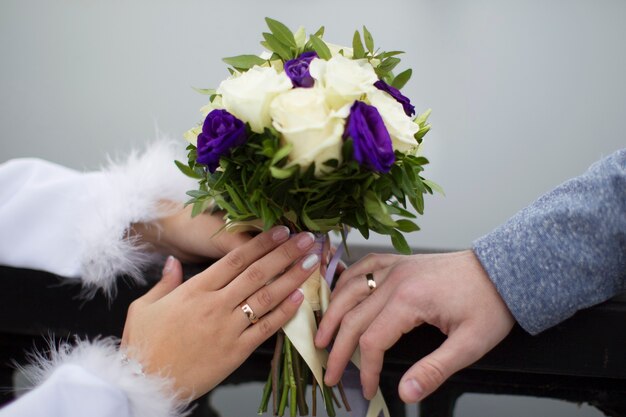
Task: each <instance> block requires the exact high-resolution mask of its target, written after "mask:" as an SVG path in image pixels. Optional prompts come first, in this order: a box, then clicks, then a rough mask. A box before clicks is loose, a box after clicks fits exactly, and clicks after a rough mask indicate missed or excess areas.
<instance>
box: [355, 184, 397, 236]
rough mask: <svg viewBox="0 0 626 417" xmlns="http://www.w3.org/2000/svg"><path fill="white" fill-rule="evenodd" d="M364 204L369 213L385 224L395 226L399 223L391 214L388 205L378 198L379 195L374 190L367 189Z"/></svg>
mask: <svg viewBox="0 0 626 417" xmlns="http://www.w3.org/2000/svg"><path fill="white" fill-rule="evenodd" d="M363 204H364V206H365V211H367V214H369V215H370V216H372V217H373V218H374V219H376V220H377V221H378V222H379V223H380V224H383V225H385V226H392V227H395V226H396V225H397V224H396V222H395V221H394V220H393V218H392V217H391V215H390V214H389V211H388V210H387V206H385V205H384V204H383V202H382V201H380V200H379V199H378V196H377V195H376V193H374V192H373V191H367V192H366V193H365V196H364V198H363Z"/></svg>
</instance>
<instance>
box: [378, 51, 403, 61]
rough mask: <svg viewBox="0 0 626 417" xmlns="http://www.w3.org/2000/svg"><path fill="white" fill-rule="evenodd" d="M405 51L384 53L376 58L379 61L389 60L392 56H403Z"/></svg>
mask: <svg viewBox="0 0 626 417" xmlns="http://www.w3.org/2000/svg"><path fill="white" fill-rule="evenodd" d="M403 53H404V51H387V52H383V53H382V54H380V55H376V57H375V58H378V59H385V58H389V57H390V56H396V55H401V54H403Z"/></svg>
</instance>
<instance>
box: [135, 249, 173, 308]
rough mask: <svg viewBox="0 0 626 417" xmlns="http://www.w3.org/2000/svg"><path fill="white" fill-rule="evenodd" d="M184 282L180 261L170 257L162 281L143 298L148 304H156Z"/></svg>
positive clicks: (164, 268) (166, 262) (164, 267)
mask: <svg viewBox="0 0 626 417" xmlns="http://www.w3.org/2000/svg"><path fill="white" fill-rule="evenodd" d="M182 282H183V267H182V265H181V264H180V261H179V260H178V259H176V258H174V257H173V256H168V257H167V261H165V266H163V275H162V276H161V280H160V281H159V282H157V283H156V285H155V286H154V287H152V288H151V289H150V291H148V292H147V293H146V294H145V295H144V296H143V297H142V298H143V300H144V301H146V302H148V303H154V302H155V301H158V300H159V299H161V298H163V297H165V296H166V295H167V294H169V293H170V292H172V291H174V289H175V288H176V287H178V286H179V285H180V284H181V283H182Z"/></svg>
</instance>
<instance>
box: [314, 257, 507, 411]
mask: <svg viewBox="0 0 626 417" xmlns="http://www.w3.org/2000/svg"><path fill="white" fill-rule="evenodd" d="M367 273H373V276H374V280H375V281H376V284H377V289H376V290H374V291H373V292H370V289H369V287H368V285H367V279H366V276H365V275H366V274H367ZM423 323H428V324H431V325H433V326H436V327H438V328H439V329H440V330H441V331H442V332H443V333H445V334H446V335H448V338H447V340H446V341H445V342H444V343H443V344H442V345H441V346H440V347H439V348H438V349H436V350H435V351H434V352H432V353H431V354H430V355H428V356H426V357H424V358H422V359H421V360H420V361H418V362H417V363H416V364H415V365H413V366H412V367H411V368H410V369H409V370H408V371H407V372H406V373H405V374H404V376H403V377H402V380H401V382H400V386H399V393H400V398H402V400H403V401H404V402H407V403H412V402H416V401H419V400H421V399H423V398H424V397H426V396H427V395H429V394H430V393H432V392H433V391H434V390H436V389H437V388H438V387H439V386H440V385H441V384H442V383H443V382H444V381H445V380H446V379H447V378H449V377H450V376H451V375H452V374H454V373H455V372H457V371H458V370H460V369H462V368H464V367H466V366H468V365H470V364H472V363H473V362H475V361H477V360H478V359H480V358H481V357H482V356H483V355H484V354H485V353H487V352H488V351H489V350H491V349H492V348H493V347H494V346H496V345H497V344H498V343H499V342H500V341H501V340H502V339H503V338H504V337H505V336H506V335H507V334H508V333H509V332H510V330H511V328H512V327H513V324H514V319H513V316H512V315H511V313H510V312H509V310H508V308H507V306H506V305H505V303H504V301H503V300H502V298H501V297H500V296H499V294H498V293H497V291H496V289H495V287H494V285H493V284H492V282H491V281H490V280H489V277H488V276H487V274H486V273H485V271H484V269H483V268H482V266H481V265H480V263H479V262H478V260H477V258H476V257H475V255H474V253H473V252H472V251H464V252H457V253H449V254H437V255H413V256H400V255H368V256H367V257H365V258H364V259H362V260H361V261H359V262H357V263H356V264H355V265H353V266H352V267H350V268H349V269H348V270H346V271H345V272H344V273H343V274H342V275H341V278H340V279H339V282H338V284H337V286H336V288H335V291H334V292H333V295H332V297H331V302H330V306H329V308H328V311H327V312H326V313H325V314H324V318H323V319H322V322H321V323H320V326H319V330H318V333H317V336H316V339H315V344H316V345H317V346H318V347H320V348H323V347H326V346H328V344H329V343H330V342H331V340H332V338H333V336H334V335H335V333H336V338H335V342H334V344H333V347H332V350H331V352H330V356H329V359H328V369H327V371H326V376H325V378H324V380H325V382H326V383H327V384H328V385H335V384H337V383H338V382H339V380H340V378H341V374H342V373H343V371H344V369H345V367H346V365H347V363H348V361H349V360H350V357H351V355H352V353H353V352H354V350H355V349H356V347H357V346H360V349H361V382H362V384H363V395H364V396H365V397H366V398H368V399H371V398H372V397H373V396H374V395H375V394H376V389H377V387H378V381H379V377H380V372H381V370H382V365H383V356H384V353H385V351H386V350H387V349H389V348H390V347H391V346H393V345H394V344H395V343H396V342H397V341H398V339H400V337H401V336H402V335H403V334H405V333H408V332H409V331H411V330H412V329H414V328H415V327H417V326H420V325H421V324H423Z"/></svg>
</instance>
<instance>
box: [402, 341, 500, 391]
mask: <svg viewBox="0 0 626 417" xmlns="http://www.w3.org/2000/svg"><path fill="white" fill-rule="evenodd" d="M479 342H480V341H479V340H477V339H476V336H472V335H471V334H467V336H464V335H463V334H462V333H460V332H457V333H452V334H450V336H449V337H448V339H446V341H445V342H444V343H443V344H442V345H441V346H440V347H439V348H438V349H437V350H435V351H434V352H432V353H431V354H430V355H428V356H425V357H424V358H422V359H421V360H420V361H418V362H417V363H416V364H415V365H413V366H412V367H411V368H409V370H408V371H407V372H406V373H405V374H404V375H403V376H402V379H401V380H400V386H399V387H398V392H399V394H400V398H401V399H402V401H404V402H405V403H415V402H417V401H420V400H422V399H424V398H425V397H426V396H428V395H430V394H431V393H432V392H433V391H435V390H436V389H437V388H439V386H441V384H443V383H444V382H445V381H446V379H448V378H449V377H450V376H452V374H454V373H455V372H457V371H459V370H461V369H463V368H465V367H466V366H469V365H471V364H472V363H474V362H476V361H477V360H478V359H480V358H481V357H482V356H483V355H484V354H485V353H486V352H487V351H486V350H485V351H483V350H481V349H480V347H479Z"/></svg>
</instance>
